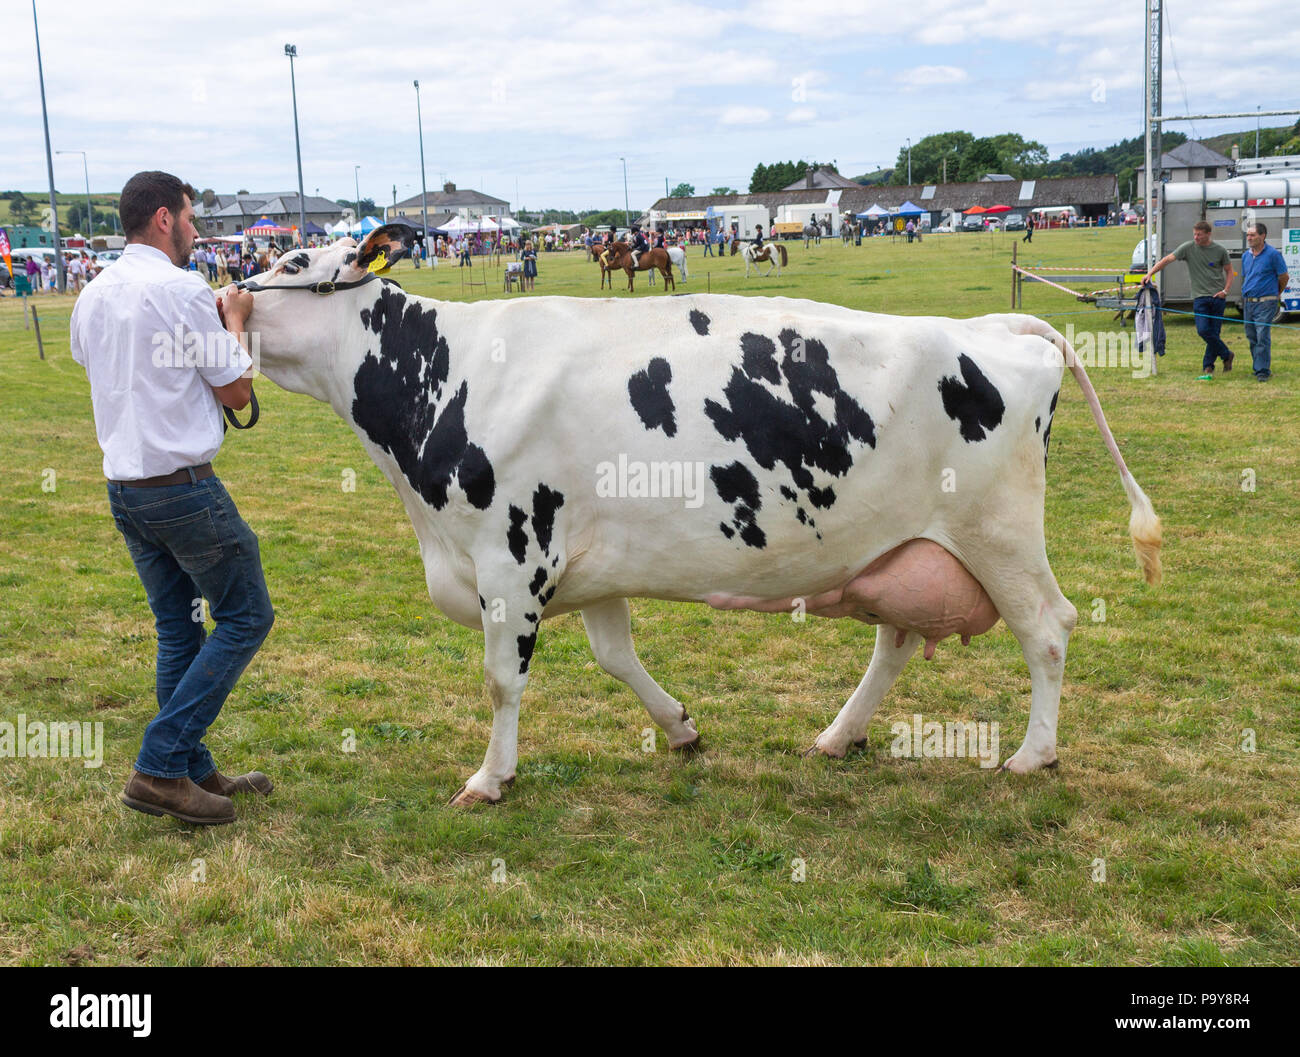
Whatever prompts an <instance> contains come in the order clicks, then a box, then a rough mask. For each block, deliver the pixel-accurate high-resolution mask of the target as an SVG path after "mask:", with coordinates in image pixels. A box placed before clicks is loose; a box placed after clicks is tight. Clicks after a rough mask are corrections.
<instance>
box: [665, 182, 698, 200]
mask: <svg viewBox="0 0 1300 1057" xmlns="http://www.w3.org/2000/svg"><path fill="white" fill-rule="evenodd" d="M694 194H695V185H694V184H687V183H681V184H678V185H677V186H676V187H674V188H673V189H672V190H671V191H669V192H668V197H669V198H691V197H693V196H694Z"/></svg>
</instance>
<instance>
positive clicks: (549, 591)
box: [537, 584, 555, 609]
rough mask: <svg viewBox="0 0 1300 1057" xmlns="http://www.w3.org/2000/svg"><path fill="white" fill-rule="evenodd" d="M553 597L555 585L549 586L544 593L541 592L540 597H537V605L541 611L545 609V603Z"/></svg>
mask: <svg viewBox="0 0 1300 1057" xmlns="http://www.w3.org/2000/svg"><path fill="white" fill-rule="evenodd" d="M554 597H555V585H554V584H551V586H550V587H548V588H547V589H546V590H545V591H543V592H542V593H541V594H540V595H538V596H537V604H538V605H540V606H541V607H542V608H543V609H545V608H546V603H547V602H549V601H550V600H551V599H552V598H554Z"/></svg>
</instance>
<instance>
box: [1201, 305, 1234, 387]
mask: <svg viewBox="0 0 1300 1057" xmlns="http://www.w3.org/2000/svg"><path fill="white" fill-rule="evenodd" d="M1226 304H1227V301H1226V300H1225V299H1224V298H1222V297H1198V298H1196V299H1195V300H1193V301H1192V311H1193V312H1195V313H1196V333H1197V334H1199V335H1200V336H1201V340H1202V341H1204V342H1205V356H1204V358H1203V359H1202V360H1201V370H1203V371H1208V370H1211V369H1213V367H1214V361H1215V360H1216V359H1219V358H1222V359H1223V362H1224V363H1227V362H1228V357H1229V356H1231V355H1232V350H1231V349H1229V348H1228V346H1227V345H1225V344H1224V343H1223V339H1222V338H1220V337H1219V331H1220V330H1221V329H1222V327H1223V308H1224V306H1225V305H1226Z"/></svg>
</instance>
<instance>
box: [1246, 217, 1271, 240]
mask: <svg viewBox="0 0 1300 1057" xmlns="http://www.w3.org/2000/svg"><path fill="white" fill-rule="evenodd" d="M1250 226H1251V227H1252V228H1254V229H1255V230H1256V231H1257V232H1258V233H1259V234H1261V235H1263V236H1264V237H1265V238H1268V226H1267V225H1265V224H1261V223H1259V222H1258V221H1256V222H1255V223H1254V224H1251V225H1250Z"/></svg>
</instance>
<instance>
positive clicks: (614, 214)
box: [578, 209, 627, 229]
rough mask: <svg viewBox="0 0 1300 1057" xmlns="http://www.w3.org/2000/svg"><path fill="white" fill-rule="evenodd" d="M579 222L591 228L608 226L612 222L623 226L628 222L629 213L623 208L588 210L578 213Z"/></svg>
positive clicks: (617, 225) (616, 225)
mask: <svg viewBox="0 0 1300 1057" xmlns="http://www.w3.org/2000/svg"><path fill="white" fill-rule="evenodd" d="M578 223H580V224H582V225H583V226H584V227H589V228H593V229H595V228H601V229H604V228H608V227H609V226H610V225H611V224H613V225H614V226H615V227H619V228H621V227H623V225H624V224H626V223H627V213H625V212H624V211H623V210H621V209H600V210H595V209H592V210H587V211H586V212H583V213H580V214H578Z"/></svg>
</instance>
